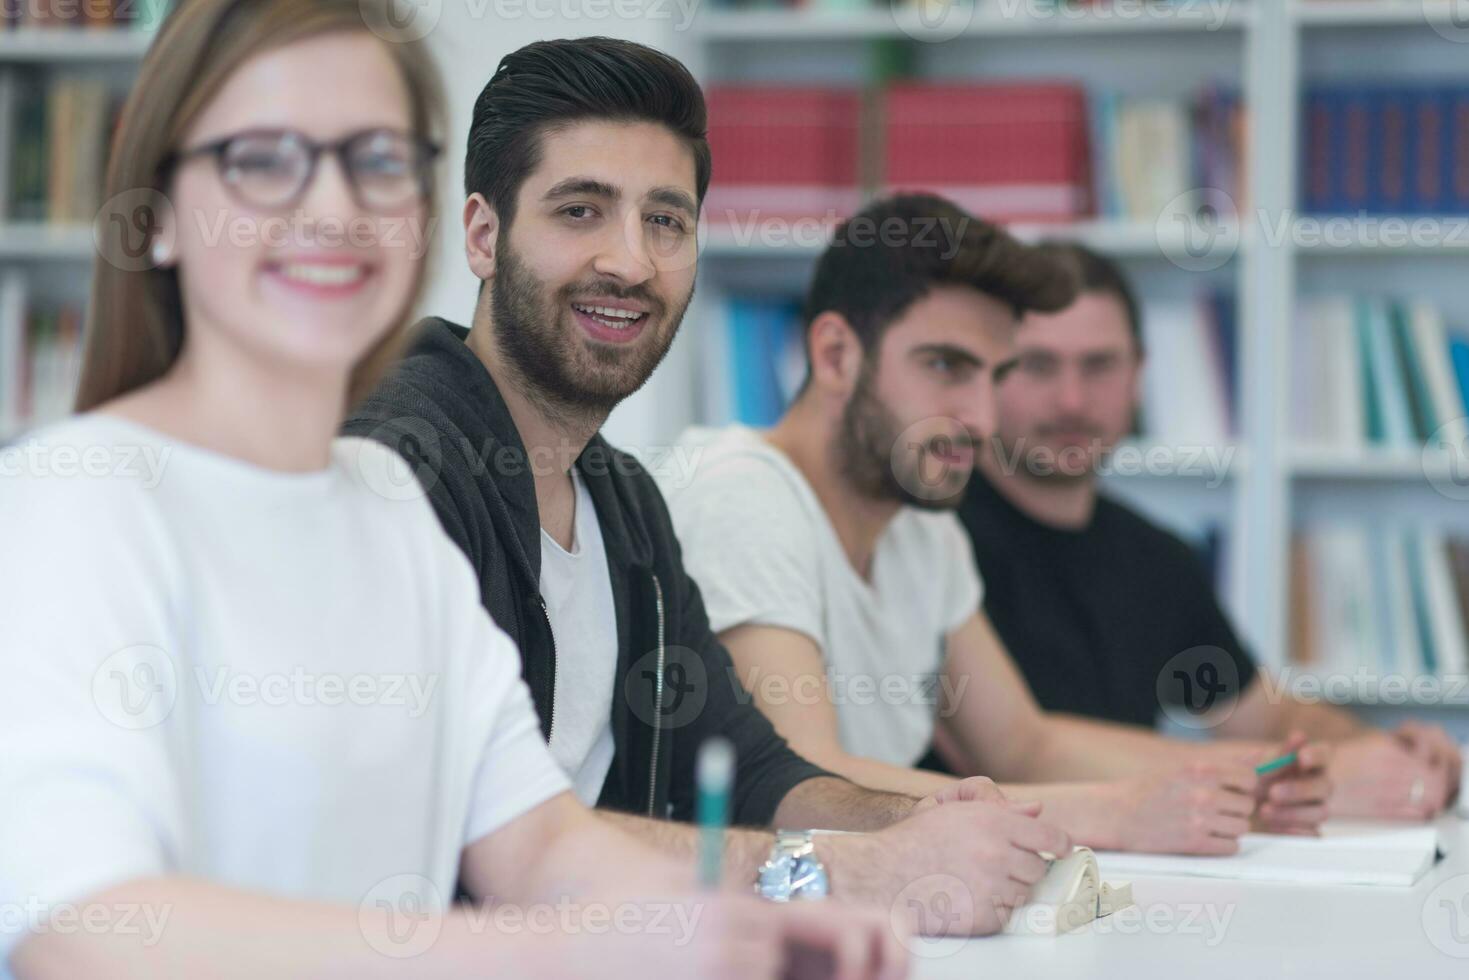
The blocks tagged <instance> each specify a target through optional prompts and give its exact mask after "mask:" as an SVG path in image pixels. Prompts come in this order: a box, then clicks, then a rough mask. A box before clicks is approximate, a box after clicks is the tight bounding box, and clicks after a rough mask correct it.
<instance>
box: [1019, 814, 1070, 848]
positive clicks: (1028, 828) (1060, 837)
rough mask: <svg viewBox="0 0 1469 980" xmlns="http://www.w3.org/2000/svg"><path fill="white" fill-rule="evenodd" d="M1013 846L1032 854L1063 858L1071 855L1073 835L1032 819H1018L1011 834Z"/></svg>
mask: <svg viewBox="0 0 1469 980" xmlns="http://www.w3.org/2000/svg"><path fill="white" fill-rule="evenodd" d="M1009 840H1010V843H1011V844H1014V845H1015V846H1016V847H1019V848H1022V849H1024V850H1027V851H1030V852H1031V853H1032V854H1041V853H1046V854H1054V855H1055V856H1057V857H1063V856H1065V855H1067V854H1070V853H1071V835H1070V834H1068V833H1066V831H1064V830H1062V829H1061V828H1060V827H1058V826H1056V825H1055V824H1051V823H1046V822H1045V821H1044V820H1037V819H1034V818H1032V817H1022V818H1018V819H1016V820H1015V821H1014V822H1013V824H1012V825H1011V830H1010V834H1009Z"/></svg>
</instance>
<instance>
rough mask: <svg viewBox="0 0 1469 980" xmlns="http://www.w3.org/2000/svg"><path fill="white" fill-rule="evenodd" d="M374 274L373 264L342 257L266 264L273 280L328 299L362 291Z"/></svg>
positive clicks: (267, 272) (294, 290)
mask: <svg viewBox="0 0 1469 980" xmlns="http://www.w3.org/2000/svg"><path fill="white" fill-rule="evenodd" d="M372 274H373V269H372V267H371V266H369V265H367V264H365V263H362V262H356V261H351V260H342V259H286V260H282V261H278V262H270V263H267V264H266V266H265V275H266V276H268V277H269V278H270V279H271V281H273V282H276V283H279V284H280V285H282V286H284V287H285V288H287V289H289V290H291V291H293V292H298V293H304V294H306V295H309V296H315V297H320V298H328V299H332V298H340V297H343V296H350V295H352V294H354V293H356V292H358V291H360V290H361V289H362V287H363V285H364V284H365V283H366V282H367V281H368V279H370V278H371V277H372Z"/></svg>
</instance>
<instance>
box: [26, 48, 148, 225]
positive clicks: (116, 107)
mask: <svg viewBox="0 0 1469 980" xmlns="http://www.w3.org/2000/svg"><path fill="white" fill-rule="evenodd" d="M5 77H6V80H5V81H0V132H8V133H9V134H10V137H11V138H10V139H9V140H8V141H5V142H3V143H0V152H7V153H8V158H7V160H6V164H5V166H4V167H0V173H5V174H6V175H7V181H6V184H5V186H4V188H3V189H0V205H3V211H0V217H3V219H4V220H7V221H23V222H49V223H81V224H85V223H88V222H90V221H91V220H92V219H93V218H94V217H95V215H96V213H97V210H98V209H99V208H100V207H101V206H102V189H103V181H104V178H105V175H106V158H107V150H108V146H109V144H110V141H111V136H112V132H113V130H114V128H115V127H116V125H117V118H118V114H119V112H120V110H121V97H120V95H119V94H118V93H117V92H116V91H114V90H113V89H112V87H110V86H109V85H108V84H107V83H106V82H105V81H103V80H101V79H98V78H93V77H89V76H86V75H77V76H71V75H60V76H58V77H55V78H52V79H49V80H46V79H43V78H42V77H41V76H37V75H29V74H25V75H22V74H20V73H12V74H8V75H6V76H5Z"/></svg>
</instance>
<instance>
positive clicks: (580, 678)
mask: <svg viewBox="0 0 1469 980" xmlns="http://www.w3.org/2000/svg"><path fill="white" fill-rule="evenodd" d="M571 474H572V483H573V485H574V486H575V488H576V512H575V517H574V518H573V519H572V548H571V551H570V552H567V551H566V549H565V548H563V547H561V545H559V544H557V543H556V539H555V538H553V537H551V535H550V534H548V533H547V532H546V530H545V529H544V528H542V529H541V598H543V599H545V600H546V612H547V613H548V614H549V615H550V617H551V632H552V634H553V635H554V636H555V638H556V705H555V712H554V717H553V718H552V722H553V725H552V728H551V754H552V755H553V756H555V757H556V762H557V764H559V765H560V766H561V769H562V771H563V772H565V773H566V774H567V776H569V777H570V778H571V784H572V786H573V788H575V790H576V795H577V798H578V799H580V800H581V801H582V802H583V803H585V804H586V805H587V806H595V805H596V803H597V798H598V797H599V796H601V795H602V784H603V783H604V782H606V780H607V770H608V769H610V768H611V767H612V748H613V745H612V688H613V686H614V682H615V679H616V675H617V610H616V609H615V608H614V607H613V605H612V579H611V576H610V575H609V574H608V571H607V550H606V548H605V546H604V545H603V544H602V526H601V525H600V524H599V523H598V522H597V508H596V506H595V505H594V504H593V503H592V495H591V494H590V493H588V492H587V488H586V484H585V483H584V482H583V481H582V477H581V474H580V473H579V472H577V471H576V470H575V469H572V471H571Z"/></svg>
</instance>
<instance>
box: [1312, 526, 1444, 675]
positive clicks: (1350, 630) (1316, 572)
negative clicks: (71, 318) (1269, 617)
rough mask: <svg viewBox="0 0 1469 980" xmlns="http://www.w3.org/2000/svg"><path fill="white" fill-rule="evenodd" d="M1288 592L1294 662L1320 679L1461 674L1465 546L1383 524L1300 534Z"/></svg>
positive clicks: (1430, 531)
mask: <svg viewBox="0 0 1469 980" xmlns="http://www.w3.org/2000/svg"><path fill="white" fill-rule="evenodd" d="M1290 594H1291V597H1292V598H1291V630H1292V634H1291V635H1292V647H1293V649H1292V662H1293V663H1296V664H1302V665H1309V666H1310V667H1311V668H1312V670H1313V672H1315V673H1316V674H1318V675H1321V676H1329V675H1333V674H1335V675H1340V676H1350V675H1352V674H1354V673H1358V672H1368V673H1370V674H1374V675H1376V676H1378V677H1389V676H1395V677H1401V678H1405V679H1408V680H1411V679H1412V678H1416V677H1420V676H1433V677H1447V676H1459V675H1463V674H1464V673H1465V672H1466V671H1469V538H1465V537H1457V536H1452V535H1446V534H1444V533H1442V532H1440V531H1438V530H1434V529H1429V528H1423V527H1415V526H1408V525H1394V524H1391V523H1387V524H1383V523H1372V524H1364V525H1327V526H1321V527H1311V528H1307V529H1304V530H1300V531H1298V532H1297V533H1296V535H1295V536H1294V538H1293V539H1292V544H1291V565H1290ZM1363 693H1364V694H1365V695H1366V696H1368V697H1370V696H1372V692H1371V691H1370V690H1369V691H1365V692H1363Z"/></svg>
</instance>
